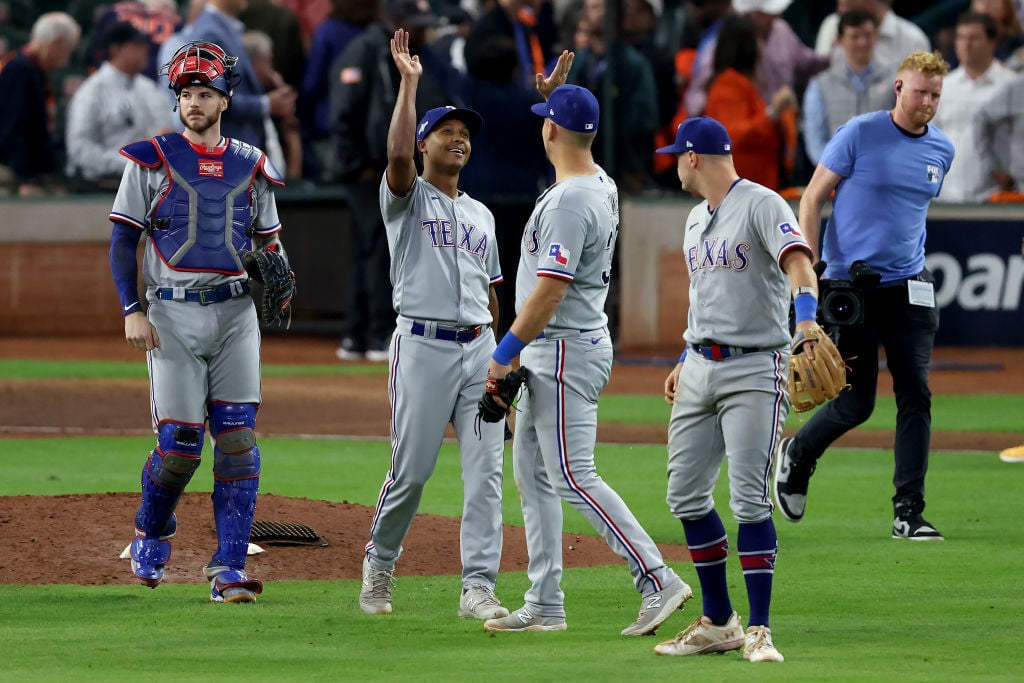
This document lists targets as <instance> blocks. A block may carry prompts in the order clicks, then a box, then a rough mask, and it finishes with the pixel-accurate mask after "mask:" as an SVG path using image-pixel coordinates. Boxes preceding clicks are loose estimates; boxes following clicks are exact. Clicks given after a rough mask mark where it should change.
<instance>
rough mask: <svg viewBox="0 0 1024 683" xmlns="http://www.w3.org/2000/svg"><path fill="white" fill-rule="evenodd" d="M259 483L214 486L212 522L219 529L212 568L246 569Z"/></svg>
mask: <svg viewBox="0 0 1024 683" xmlns="http://www.w3.org/2000/svg"><path fill="white" fill-rule="evenodd" d="M259 483H260V481H259V479H258V478H255V479H241V480H238V481H216V482H214V484H213V518H214V521H215V523H216V525H217V552H216V553H214V555H213V559H212V560H210V565H209V566H211V567H218V566H219V567H226V568H228V569H244V568H245V556H246V553H247V552H248V550H249V534H250V533H251V532H252V519H253V517H254V516H255V514H256V496H257V492H258V489H259Z"/></svg>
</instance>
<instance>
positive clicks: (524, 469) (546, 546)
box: [512, 167, 676, 617]
mask: <svg viewBox="0 0 1024 683" xmlns="http://www.w3.org/2000/svg"><path fill="white" fill-rule="evenodd" d="M618 229H619V206H618V193H617V189H616V187H615V182H614V181H613V180H612V179H611V178H610V177H609V176H608V175H607V174H606V173H605V172H604V170H603V169H601V168H600V167H598V168H596V173H594V174H593V175H590V176H583V177H574V178H569V179H566V180H564V181H561V182H559V183H558V184H556V185H554V186H553V187H551V188H549V189H548V190H547V191H546V192H545V193H544V194H542V195H541V197H540V198H539V199H538V200H537V205H536V207H535V208H534V210H533V214H532V215H531V216H530V219H529V221H528V223H527V225H526V231H525V233H524V235H523V244H522V256H521V260H520V265H519V274H518V276H517V280H516V302H517V307H522V304H523V302H524V301H525V300H526V298H527V297H528V296H529V294H530V292H532V291H533V289H534V287H535V286H536V284H537V281H538V277H554V278H558V279H561V280H566V281H568V282H570V283H571V284H570V285H569V288H568V290H567V292H566V295H565V298H563V299H562V302H561V303H560V304H559V306H558V310H557V311H556V312H555V314H554V316H553V317H552V319H551V323H550V324H549V325H548V327H547V328H546V329H545V331H544V335H543V338H539V339H537V340H535V341H532V342H531V343H530V344H529V345H528V346H527V347H526V348H525V349H524V350H523V352H522V354H521V360H522V364H523V365H524V366H525V367H527V368H528V369H529V372H528V375H527V383H526V390H525V391H524V392H523V394H522V396H521V397H520V400H519V409H520V411H521V412H520V413H519V415H518V418H517V420H516V434H515V441H514V442H513V447H512V453H513V466H514V471H515V478H516V485H517V487H518V488H519V491H520V493H521V496H522V506H523V523H524V526H525V527H526V541H527V546H528V549H529V568H528V570H527V573H528V575H529V577H530V580H531V582H532V585H531V586H530V588H529V590H527V592H526V595H525V602H526V605H527V607H528V608H529V609H530V610H531V611H532V612H533V613H535V614H540V615H544V616H556V617H564V616H565V607H564V601H565V596H564V593H563V592H562V589H561V585H560V583H561V576H562V536H561V535H562V502H561V501H562V500H565V501H567V502H569V503H570V504H571V505H572V506H573V507H574V508H575V509H576V510H578V511H579V512H580V513H581V514H582V515H583V516H584V517H586V518H587V520H588V521H590V523H591V524H593V526H594V528H595V529H596V530H597V531H598V532H599V533H600V534H601V536H602V537H603V538H604V539H605V541H606V542H607V543H608V545H609V546H610V547H611V549H612V550H614V551H615V552H616V553H617V554H618V555H619V556H620V557H621V558H622V559H623V560H625V561H626V562H627V564H628V565H629V570H630V573H631V574H632V576H633V583H634V586H635V588H636V590H637V591H638V592H640V593H643V594H644V595H648V594H650V593H653V592H656V591H660V590H661V589H662V588H664V587H665V586H666V585H667V584H669V583H671V582H673V581H674V580H675V578H676V575H675V572H673V571H672V569H671V568H669V567H668V566H666V565H665V561H664V559H663V558H662V556H661V553H660V552H659V550H658V548H657V546H656V545H655V543H654V541H653V540H651V537H650V536H649V535H648V534H647V532H646V531H645V530H644V529H643V527H642V526H641V525H640V522H639V521H638V520H637V519H636V517H635V516H634V515H633V513H632V512H631V511H630V510H629V508H628V507H627V506H626V504H625V503H624V502H623V500H622V498H621V497H619V494H618V493H616V492H615V490H614V489H612V488H611V487H610V486H609V485H608V484H607V483H606V482H605V481H604V480H603V479H601V477H600V476H599V475H598V474H597V471H596V468H595V466H594V445H595V442H596V440H597V401H598V398H599V397H600V395H601V391H602V390H603V389H604V387H605V386H606V385H607V383H608V379H609V377H610V376H611V369H612V341H611V337H610V336H609V334H608V328H607V327H606V323H607V316H606V315H605V313H604V303H605V300H606V299H607V297H608V285H609V283H610V282H611V263H612V254H613V253H614V251H615V239H616V236H617V234H618Z"/></svg>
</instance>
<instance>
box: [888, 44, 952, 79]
mask: <svg viewBox="0 0 1024 683" xmlns="http://www.w3.org/2000/svg"><path fill="white" fill-rule="evenodd" d="M905 71H917V72H918V73H920V74H921V75H922V76H925V77H927V78H931V77H932V76H945V75H946V74H948V73H949V64H947V63H946V60H945V59H943V58H942V56H941V55H940V54H939V53H938V52H925V51H924V50H917V51H916V52H911V53H910V54H909V55H908V56H907V58H906V59H904V60H903V63H902V64H900V68H899V69H897V71H896V74H897V75H899V74H902V73H903V72H905Z"/></svg>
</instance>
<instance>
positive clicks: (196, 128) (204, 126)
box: [178, 111, 217, 135]
mask: <svg viewBox="0 0 1024 683" xmlns="http://www.w3.org/2000/svg"><path fill="white" fill-rule="evenodd" d="M202 117H203V118H202V119H200V120H198V121H197V122H196V123H192V122H191V121H190V120H189V118H188V115H187V114H186V113H185V112H183V111H179V112H178V118H179V119H180V120H181V123H182V125H184V126H185V127H186V128H188V129H189V130H190V131H192V132H193V133H198V134H199V135H202V134H203V133H205V132H206V131H208V130H210V128H212V127H213V124H215V123H217V119H216V118H215V117H210V116H206V115H202Z"/></svg>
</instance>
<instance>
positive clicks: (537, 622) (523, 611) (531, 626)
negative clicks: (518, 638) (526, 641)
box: [484, 606, 568, 632]
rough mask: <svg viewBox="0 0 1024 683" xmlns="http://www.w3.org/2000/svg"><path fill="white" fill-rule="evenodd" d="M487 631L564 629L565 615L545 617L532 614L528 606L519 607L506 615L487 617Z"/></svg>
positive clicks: (485, 626) (485, 624)
mask: <svg viewBox="0 0 1024 683" xmlns="http://www.w3.org/2000/svg"><path fill="white" fill-rule="evenodd" d="M484 628H485V629H487V630H488V631H512V632H517V631H564V630H565V629H566V628H568V627H567V626H566V623H565V617H545V616H543V615H540V614H534V613H533V612H531V611H530V608H529V607H525V606H524V607H520V608H519V609H517V610H516V611H515V612H512V613H511V614H509V615H508V616H507V617H502V618H501V619H488V620H487V621H485V622H484Z"/></svg>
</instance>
